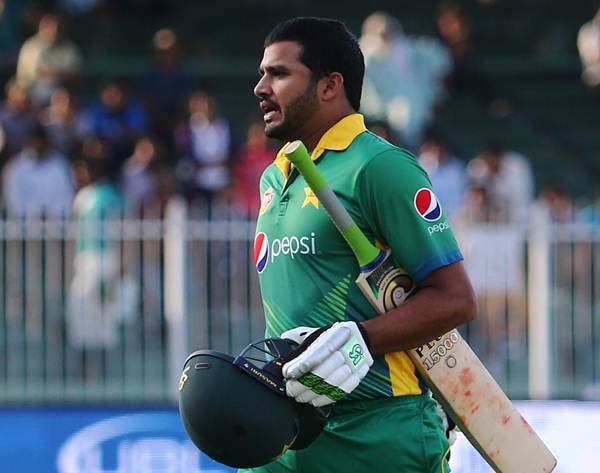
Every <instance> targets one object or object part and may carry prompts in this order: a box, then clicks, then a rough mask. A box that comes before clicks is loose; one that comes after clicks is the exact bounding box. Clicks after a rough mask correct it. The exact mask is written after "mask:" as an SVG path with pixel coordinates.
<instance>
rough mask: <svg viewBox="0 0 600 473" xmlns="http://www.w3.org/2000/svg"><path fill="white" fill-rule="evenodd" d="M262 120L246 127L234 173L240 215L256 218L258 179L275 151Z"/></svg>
mask: <svg viewBox="0 0 600 473" xmlns="http://www.w3.org/2000/svg"><path fill="white" fill-rule="evenodd" d="M264 128H265V126H264V123H263V122H262V120H258V121H253V122H252V123H251V124H250V126H249V127H248V136H247V140H246V143H244V144H243V145H242V149H241V151H240V158H239V161H237V162H236V164H235V166H234V169H233V175H234V195H235V200H236V204H237V207H238V210H239V212H240V213H241V215H243V216H244V217H247V218H256V216H257V215H258V212H259V208H260V203H261V202H260V199H261V196H260V195H259V181H260V176H261V175H262V173H263V171H264V170H265V168H266V167H267V166H268V165H269V164H271V163H272V162H273V161H274V160H275V156H276V154H277V153H276V151H275V150H274V149H273V146H272V145H271V143H270V142H269V140H268V139H267V137H266V135H265V132H264Z"/></svg>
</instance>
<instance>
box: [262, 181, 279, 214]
mask: <svg viewBox="0 0 600 473" xmlns="http://www.w3.org/2000/svg"><path fill="white" fill-rule="evenodd" d="M274 195H275V191H274V190H273V188H272V187H269V188H268V189H267V190H266V191H265V193H264V194H263V196H262V199H261V201H260V210H259V212H258V214H259V215H262V214H264V213H265V212H266V211H267V210H268V209H269V207H270V206H271V202H273V196H274Z"/></svg>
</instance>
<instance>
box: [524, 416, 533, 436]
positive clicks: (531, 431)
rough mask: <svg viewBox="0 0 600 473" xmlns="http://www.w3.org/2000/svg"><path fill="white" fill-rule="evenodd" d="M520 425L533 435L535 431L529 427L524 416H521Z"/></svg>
mask: <svg viewBox="0 0 600 473" xmlns="http://www.w3.org/2000/svg"><path fill="white" fill-rule="evenodd" d="M521 425H522V426H523V427H525V429H527V432H529V433H530V434H531V435H534V434H535V432H534V431H533V429H532V428H531V426H530V425H529V424H528V423H527V421H526V420H525V418H524V417H523V416H521Z"/></svg>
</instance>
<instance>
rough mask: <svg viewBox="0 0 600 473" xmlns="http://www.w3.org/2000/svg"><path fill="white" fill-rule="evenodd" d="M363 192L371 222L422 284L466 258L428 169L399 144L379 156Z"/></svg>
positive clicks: (361, 182) (362, 178)
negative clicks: (436, 272)
mask: <svg viewBox="0 0 600 473" xmlns="http://www.w3.org/2000/svg"><path fill="white" fill-rule="evenodd" d="M357 192H358V194H357V199H358V202H359V207H360V210H361V213H362V215H363V217H364V219H365V222H364V223H365V225H367V226H368V227H369V228H370V230H371V231H372V233H373V234H374V235H375V237H376V238H377V239H378V240H379V241H380V242H381V243H382V244H384V245H385V246H386V247H389V248H390V249H391V250H392V253H393V255H394V259H395V262H396V264H398V265H399V266H401V267H402V268H404V269H405V270H406V271H407V272H408V273H409V274H410V275H411V276H412V277H413V278H414V279H415V280H416V281H417V282H419V281H421V280H423V279H424V278H425V277H427V275H429V274H430V273H431V272H432V271H434V270H435V269H438V268H440V267H442V266H446V265H448V264H452V263H454V262H456V261H459V260H461V259H462V255H461V252H460V249H459V247H458V244H457V242H456V239H455V237H454V234H453V232H452V229H451V228H450V223H449V221H448V217H447V215H446V214H445V212H444V209H443V208H442V207H441V204H440V203H439V201H438V199H437V197H436V196H435V193H434V192H433V189H432V186H431V182H430V181H429V178H428V176H427V173H426V172H425V171H424V170H423V168H421V166H420V165H419V164H418V162H417V160H416V158H415V157H414V156H413V155H411V154H410V153H408V152H406V151H403V150H401V149H399V148H393V149H389V150H387V151H384V152H382V153H380V154H378V155H377V156H375V157H373V158H372V159H371V160H370V161H369V162H368V163H367V164H366V165H365V166H364V168H363V169H362V170H361V173H360V175H359V176H358V179H357Z"/></svg>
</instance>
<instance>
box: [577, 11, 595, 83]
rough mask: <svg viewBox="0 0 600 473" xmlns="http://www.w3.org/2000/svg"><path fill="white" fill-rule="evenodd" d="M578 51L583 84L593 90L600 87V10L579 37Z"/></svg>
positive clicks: (580, 30) (582, 29)
mask: <svg viewBox="0 0 600 473" xmlns="http://www.w3.org/2000/svg"><path fill="white" fill-rule="evenodd" d="M577 49H578V50H579V57H580V58H581V65H582V68H583V70H582V72H581V78H582V80H583V82H584V83H585V84H586V85H587V86H589V87H592V88H596V89H597V88H599V87H600V8H598V10H597V11H596V15H595V16H594V18H592V19H591V20H590V21H588V22H587V23H585V24H584V25H583V26H582V27H581V28H580V29H579V34H578V35H577Z"/></svg>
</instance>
